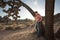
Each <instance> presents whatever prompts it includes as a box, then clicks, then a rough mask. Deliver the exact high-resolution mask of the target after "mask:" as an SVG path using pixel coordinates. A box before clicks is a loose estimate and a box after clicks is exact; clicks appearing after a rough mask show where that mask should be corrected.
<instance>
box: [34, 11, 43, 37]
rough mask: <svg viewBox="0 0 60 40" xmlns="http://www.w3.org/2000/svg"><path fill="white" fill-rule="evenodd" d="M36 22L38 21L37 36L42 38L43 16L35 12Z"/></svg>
mask: <svg viewBox="0 0 60 40" xmlns="http://www.w3.org/2000/svg"><path fill="white" fill-rule="evenodd" d="M35 21H36V31H37V36H38V37H40V36H42V27H41V22H42V16H41V15H40V14H39V13H38V12H37V11H36V12H35Z"/></svg>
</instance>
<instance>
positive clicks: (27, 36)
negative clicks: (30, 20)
mask: <svg viewBox="0 0 60 40" xmlns="http://www.w3.org/2000/svg"><path fill="white" fill-rule="evenodd" d="M20 26H21V25H20ZM59 28H60V25H59V23H55V24H54V33H56V32H57V30H58V29H59ZM0 40H45V38H44V37H40V38H38V37H37V34H36V33H35V30H34V27H33V26H30V27H29V26H27V27H25V28H22V29H19V30H0Z"/></svg>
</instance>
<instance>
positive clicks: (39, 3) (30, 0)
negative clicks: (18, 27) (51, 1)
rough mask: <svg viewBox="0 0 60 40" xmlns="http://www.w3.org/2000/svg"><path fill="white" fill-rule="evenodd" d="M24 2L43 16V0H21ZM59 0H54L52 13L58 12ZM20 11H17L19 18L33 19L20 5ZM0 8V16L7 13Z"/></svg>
mask: <svg viewBox="0 0 60 40" xmlns="http://www.w3.org/2000/svg"><path fill="white" fill-rule="evenodd" d="M22 1H23V2H24V3H26V4H27V5H28V6H29V7H31V9H33V11H38V12H39V14H41V15H42V16H45V0H22ZM59 4H60V0H56V1H55V12H54V14H57V13H60V5H59ZM8 8H9V6H8V5H7V6H6V7H5V8H4V9H6V10H7V9H8ZM20 9H21V11H19V16H21V18H20V19H25V18H29V19H34V18H33V16H32V15H31V14H30V12H29V11H28V10H27V9H26V8H24V7H20ZM2 10H3V9H2V8H0V16H5V15H7V14H6V13H4V12H2Z"/></svg>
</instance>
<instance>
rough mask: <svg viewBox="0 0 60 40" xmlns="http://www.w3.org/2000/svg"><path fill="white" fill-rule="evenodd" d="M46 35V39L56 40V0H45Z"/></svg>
mask: <svg viewBox="0 0 60 40" xmlns="http://www.w3.org/2000/svg"><path fill="white" fill-rule="evenodd" d="M45 2H46V3H45V36H46V40H55V39H54V31H53V23H54V22H53V21H54V3H55V0H45Z"/></svg>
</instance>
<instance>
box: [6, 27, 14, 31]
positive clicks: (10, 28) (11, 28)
mask: <svg viewBox="0 0 60 40" xmlns="http://www.w3.org/2000/svg"><path fill="white" fill-rule="evenodd" d="M5 30H13V27H6V28H5Z"/></svg>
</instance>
